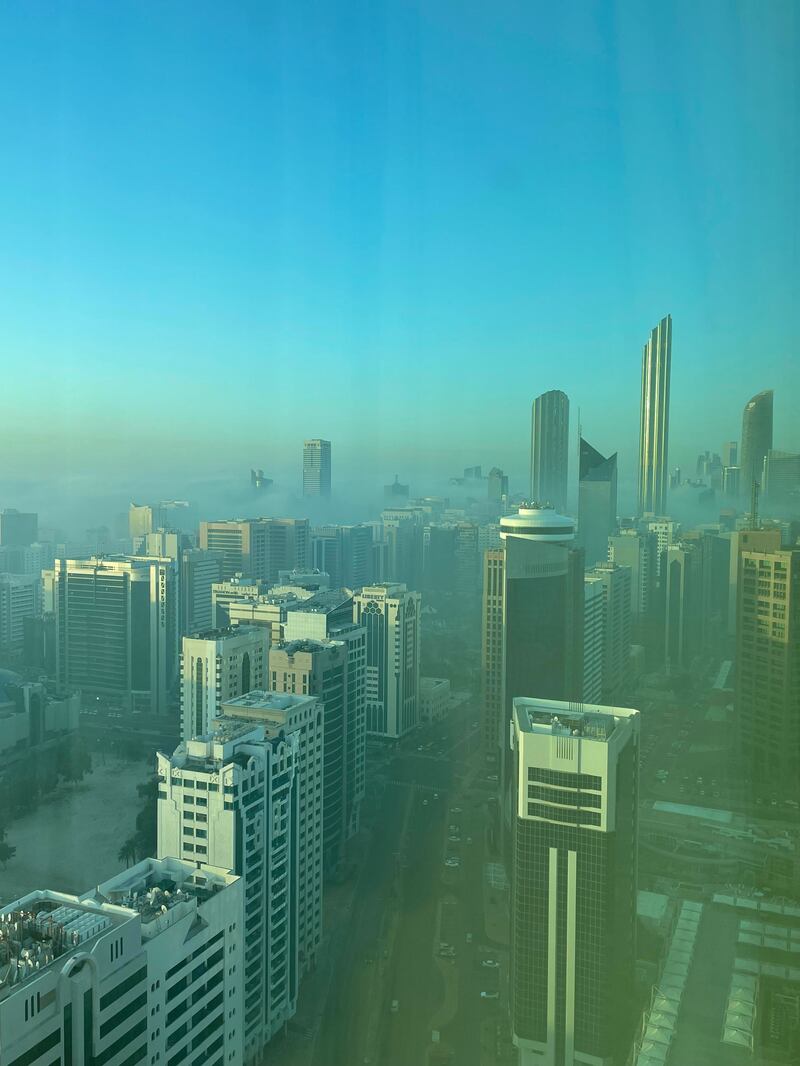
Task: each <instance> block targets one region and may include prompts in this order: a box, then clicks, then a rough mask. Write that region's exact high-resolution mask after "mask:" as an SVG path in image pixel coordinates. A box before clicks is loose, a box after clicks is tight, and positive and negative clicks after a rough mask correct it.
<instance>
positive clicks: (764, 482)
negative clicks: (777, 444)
mask: <svg viewBox="0 0 800 1066" xmlns="http://www.w3.org/2000/svg"><path fill="white" fill-rule="evenodd" d="M761 487H762V490H763V499H764V502H765V503H767V504H771V505H772V506H773V507H787V506H791V505H794V508H793V509H794V510H797V509H800V455H798V454H797V453H796V452H779V451H776V449H774V448H770V450H769V451H768V452H767V454H766V455H765V456H764V466H763V470H762V476H761Z"/></svg>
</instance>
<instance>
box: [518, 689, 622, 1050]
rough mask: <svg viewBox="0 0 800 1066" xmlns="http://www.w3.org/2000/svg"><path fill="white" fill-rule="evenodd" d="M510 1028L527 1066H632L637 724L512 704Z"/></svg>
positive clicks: (592, 712) (566, 708) (608, 714)
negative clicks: (628, 1065) (594, 1065)
mask: <svg viewBox="0 0 800 1066" xmlns="http://www.w3.org/2000/svg"><path fill="white" fill-rule="evenodd" d="M511 745H512V749H513V778H514V789H513V792H514V827H513V865H512V877H511V891H512V902H511V911H512V920H511V976H510V986H511V1016H512V1028H513V1035H514V1043H515V1044H516V1046H517V1047H518V1048H519V1052H520V1066H534V1064H535V1066H578V1064H579V1063H598V1064H599V1063H603V1064H604V1066H624V1064H625V1063H626V1062H627V1061H628V1056H629V1054H630V1050H631V1045H632V1040H633V1022H634V1017H635V1013H636V1008H635V1005H634V989H635V983H634V982H635V964H636V878H637V873H636V866H637V858H636V837H637V814H638V759H639V713H638V711H634V710H630V709H628V708H621V707H601V706H591V705H586V706H584V707H582V708H581V709H580V710H576V709H574V705H570V704H568V703H563V702H559V701H552V700H540V699H527V698H518V699H515V700H514V712H513V727H512V733H511Z"/></svg>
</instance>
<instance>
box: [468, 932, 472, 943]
mask: <svg viewBox="0 0 800 1066" xmlns="http://www.w3.org/2000/svg"><path fill="white" fill-rule="evenodd" d="M467 943H468V944H471V943H472V933H467Z"/></svg>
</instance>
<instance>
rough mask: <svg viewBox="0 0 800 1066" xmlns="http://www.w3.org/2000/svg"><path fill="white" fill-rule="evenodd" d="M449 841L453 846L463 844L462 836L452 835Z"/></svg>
mask: <svg viewBox="0 0 800 1066" xmlns="http://www.w3.org/2000/svg"><path fill="white" fill-rule="evenodd" d="M447 839H448V840H449V841H450V843H451V844H460V843H461V837H460V836H456V834H455V833H451V834H450V836H449V837H448V838H447Z"/></svg>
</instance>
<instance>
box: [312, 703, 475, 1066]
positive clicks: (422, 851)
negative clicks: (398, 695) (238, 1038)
mask: <svg viewBox="0 0 800 1066" xmlns="http://www.w3.org/2000/svg"><path fill="white" fill-rule="evenodd" d="M474 720H475V711H474V708H473V707H471V706H470V705H469V704H468V703H464V704H463V705H462V706H460V707H458V708H456V709H455V710H454V711H453V713H452V714H451V716H450V717H449V718H448V719H447V720H446V721H443V722H439V723H434V724H432V725H430V726H428V727H426V728H424V729H422V730H418V731H417V732H415V734H414V735H413V737H411V738H408V739H407V740H406V741H404V742H403V744H401V745H399V746H397V747H394V748H387V747H384V748H382V749H381V748H380V747H376V746H374V745H373V751H372V753H371V754H372V759H373V763H377V764H378V767H379V768H378V770H377V772H376V773H375V774H374V776H373V781H374V782H376V783H377V787H378V788H379V789H382V795H381V796H380V799H379V801H378V805H377V810H376V815H375V819H374V821H375V826H376V829H375V832H374V835H373V841H372V846H371V848H370V851H369V857H368V860H367V862H366V863H365V864H364V866H363V867H362V870H361V872H360V875H359V880H358V884H357V887H356V892H355V903H354V906H353V910H352V913H351V916H350V921H349V926H348V929H347V935H346V938H345V946H344V949H343V951H342V955H341V957H340V960H339V962H338V963H337V966H336V981H335V982H334V984H333V985H332V988H331V993H330V996H329V999H328V1003H327V1006H326V1010H325V1014H324V1017H323V1021H322V1025H321V1028H320V1032H319V1036H318V1038H317V1044H316V1048H315V1054H314V1060H313V1061H314V1066H356V1064H358V1066H361V1064H364V1063H371V1064H373V1066H378V1064H380V1066H408V1064H409V1063H414V1064H417V1063H420V1064H421V1063H423V1062H424V1061H425V1054H426V1049H427V1047H428V1044H429V1042H430V1032H431V1019H432V1017H433V1016H434V1014H435V1012H436V1010H437V1008H438V1007H439V1006H440V1004H441V1002H442V999H443V995H444V980H443V976H442V969H441V966H440V964H439V962H438V961H437V960H436V959H435V954H434V947H435V943H436V942H437V919H438V911H439V901H440V899H441V898H442V896H443V895H448V896H450V895H452V893H453V892H454V891H459V889H458V886H457V885H455V884H446V883H445V881H444V880H443V878H444V876H445V872H446V871H447V870H448V868H447V867H445V865H444V861H443V859H444V853H443V849H444V844H445V837H446V835H447V833H448V830H447V826H448V824H451V823H450V822H449V818H450V814H449V808H448V795H449V794H450V793H451V790H453V789H454V788H456V787H458V784H459V781H460V776H459V775H460V774H461V772H462V771H463V766H464V758H465V757H466V756H467V755H468V753H469V751H470V750H474V749H475V747H476V744H477V740H478V733H477V731H476V730H475V729H473V721H474ZM420 748H422V749H423V750H422V751H420V750H418V749H420ZM476 863H477V864H478V866H479V861H478V860H476ZM448 872H449V871H448ZM475 876H476V877H477V884H478V886H479V885H480V872H479V870H477V871H476V873H475ZM471 877H472V871H471V873H470V878H471ZM395 1001H396V1005H395ZM393 1005H395V1006H394V1009H393ZM464 1061H465V1062H470V1061H475V1062H476V1063H477V1059H465V1060H464Z"/></svg>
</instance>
